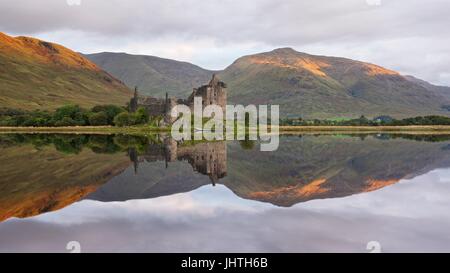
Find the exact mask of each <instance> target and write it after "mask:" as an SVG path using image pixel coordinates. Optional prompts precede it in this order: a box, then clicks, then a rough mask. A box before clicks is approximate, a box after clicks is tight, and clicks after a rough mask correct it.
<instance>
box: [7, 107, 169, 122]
mask: <svg viewBox="0 0 450 273" xmlns="http://www.w3.org/2000/svg"><path fill="white" fill-rule="evenodd" d="M161 119H162V118H160V117H152V118H150V117H149V115H148V113H147V111H146V110H145V109H144V108H139V109H138V110H137V111H136V112H135V113H130V112H128V111H127V109H126V108H125V107H120V106H116V105H98V106H94V107H92V108H91V109H84V108H82V107H80V106H79V105H65V106H62V107H60V108H57V109H56V110H54V111H46V110H35V111H26V110H19V109H11V108H1V109H0V126H12V127H16V126H23V127H65V126H108V125H111V126H114V125H115V126H120V127H122V126H133V125H140V124H148V123H150V124H151V125H159V123H160V121H161Z"/></svg>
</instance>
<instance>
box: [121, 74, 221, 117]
mask: <svg viewBox="0 0 450 273" xmlns="http://www.w3.org/2000/svg"><path fill="white" fill-rule="evenodd" d="M226 88H227V86H226V84H225V83H224V82H221V81H220V80H219V79H218V78H217V76H216V75H215V74H214V75H213V76H212V79H211V81H210V82H209V83H208V84H207V85H203V86H201V87H199V88H194V90H193V91H192V94H191V95H190V96H189V97H188V98H187V99H179V98H171V97H169V95H168V94H167V93H166V98H165V99H160V98H154V97H148V96H140V95H139V92H138V90H137V87H136V88H135V91H134V97H133V98H132V99H131V100H130V105H129V108H130V109H129V110H130V112H132V113H133V112H136V111H137V109H138V108H140V107H143V108H145V109H146V111H147V113H148V114H149V116H150V117H161V118H162V119H164V122H165V123H166V124H171V123H173V122H174V120H173V119H172V117H171V115H170V113H171V111H172V108H173V107H175V106H176V105H179V104H183V105H187V106H189V108H191V111H193V108H194V98H195V97H201V98H202V99H203V108H205V107H206V106H208V105H212V104H215V105H219V106H221V107H222V109H225V107H226V105H227V91H226Z"/></svg>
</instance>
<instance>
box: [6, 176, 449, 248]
mask: <svg viewBox="0 0 450 273" xmlns="http://www.w3.org/2000/svg"><path fill="white" fill-rule="evenodd" d="M449 177H450V170H438V171H433V172H430V173H428V174H425V175H422V176H420V177H417V178H414V179H412V180H404V181H402V182H400V183H398V184H396V185H394V186H391V187H387V188H384V189H382V190H379V191H376V192H371V193H366V194H361V195H355V196H350V197H346V198H336V199H328V200H316V201H312V202H308V203H302V204H298V205H296V206H294V207H291V208H277V207H274V206H271V205H269V204H264V203H260V202H254V201H249V200H242V199H239V198H238V197H236V196H235V195H234V194H233V193H232V192H231V191H230V190H228V189H226V188H225V187H224V186H220V185H219V186H217V187H209V186H207V187H203V188H200V189H198V190H196V191H193V192H191V193H185V194H178V195H173V196H168V197H163V198H155V199H147V200H135V201H127V202H116V203H101V202H95V201H88V200H85V201H82V202H79V203H77V204H74V205H72V206H70V207H68V208H65V209H63V210H60V211H57V212H52V213H49V214H44V215H41V216H37V217H34V218H30V219H24V220H17V219H13V220H9V221H7V222H4V223H1V224H0V252H29V251H31V252H67V251H66V249H65V247H66V244H67V243H68V242H69V241H79V242H80V243H81V246H82V251H85V252H105V251H106V252H236V251H238V252H367V250H366V245H367V243H368V242H370V241H379V242H380V243H381V245H382V247H383V250H384V251H385V252H404V251H407V252H434V251H435V252H448V251H449V249H450V241H449V237H448V230H449V228H450V220H449V218H448V217H447V216H448V207H449V205H450V203H449V202H450V201H449V199H448V198H447V197H448V195H449V194H450V187H449V186H450V184H449Z"/></svg>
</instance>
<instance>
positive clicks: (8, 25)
mask: <svg viewBox="0 0 450 273" xmlns="http://www.w3.org/2000/svg"><path fill="white" fill-rule="evenodd" d="M77 1H81V4H80V5H69V4H68V3H69V2H72V3H76V2H77ZM378 2H379V5H378V4H377V3H378ZM0 10H1V11H2V15H1V16H0V31H2V32H5V33H7V34H10V35H29V36H35V37H38V38H42V39H46V40H49V41H53V42H57V43H60V44H63V45H65V46H67V47H69V48H71V49H74V50H76V51H80V52H83V53H94V52H102V51H114V52H127V53H134V54H147V55H156V56H159V57H166V58H172V59H177V60H183V61H189V62H193V63H195V64H197V65H200V66H202V67H205V68H209V69H223V68H225V67H226V66H228V65H229V64H231V63H232V62H233V61H234V60H235V59H236V58H238V57H240V56H242V55H246V54H252V53H258V52H261V51H268V50H272V49H274V48H278V47H286V46H289V47H293V48H294V49H296V50H298V51H303V52H307V53H311V54H322V55H332V56H343V57H348V58H353V59H359V60H363V61H369V62H373V63H376V64H379V65H382V66H385V67H387V68H391V69H394V70H398V71H400V72H401V73H403V74H412V75H415V76H417V77H419V78H422V79H425V80H428V81H431V82H433V83H436V84H445V85H449V86H450V51H449V50H448V48H449V46H450V27H449V26H450V16H448V12H449V11H450V1H448V0H333V1H330V0H285V1H278V0H246V1H242V0H221V1H218V0H208V1H201V0H165V1H154V0H150V1H149V0H127V1H119V0H42V1H31V0H0Z"/></svg>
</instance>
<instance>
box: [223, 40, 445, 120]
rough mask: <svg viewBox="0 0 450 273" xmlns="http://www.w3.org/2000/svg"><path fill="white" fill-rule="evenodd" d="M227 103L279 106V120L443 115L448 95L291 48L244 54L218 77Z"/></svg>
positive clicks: (363, 65) (367, 66)
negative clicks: (226, 96) (295, 117)
mask: <svg viewBox="0 0 450 273" xmlns="http://www.w3.org/2000/svg"><path fill="white" fill-rule="evenodd" d="M219 76H220V77H221V79H222V80H223V81H225V82H226V83H227V84H228V87H229V100H230V101H231V102H234V103H243V104H279V105H280V111H281V112H282V113H281V114H282V116H301V117H303V118H340V117H349V118H350V117H359V116H360V115H366V116H369V117H374V116H377V115H381V114H383V115H391V116H393V117H397V118H401V117H410V116H418V115H431V114H438V115H449V112H448V111H446V110H444V109H443V108H442V106H443V105H447V104H448V101H449V96H448V95H447V94H443V93H442V92H439V90H431V89H427V88H426V87H424V86H423V85H422V84H419V83H417V82H414V81H411V80H410V79H408V78H406V77H404V76H402V75H400V74H399V73H397V72H395V71H392V70H389V69H386V68H383V67H380V66H377V65H374V64H370V63H365V62H360V61H354V60H350V59H345V58H337V57H326V56H315V55H309V54H306V53H301V52H297V51H295V50H293V49H291V48H281V49H276V50H274V51H271V52H266V53H260V54H255V55H250V56H244V57H242V58H239V59H238V60H236V61H235V62H234V63H233V64H232V65H231V66H229V67H228V68H226V69H225V70H224V71H223V72H222V73H220V75H219Z"/></svg>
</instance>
